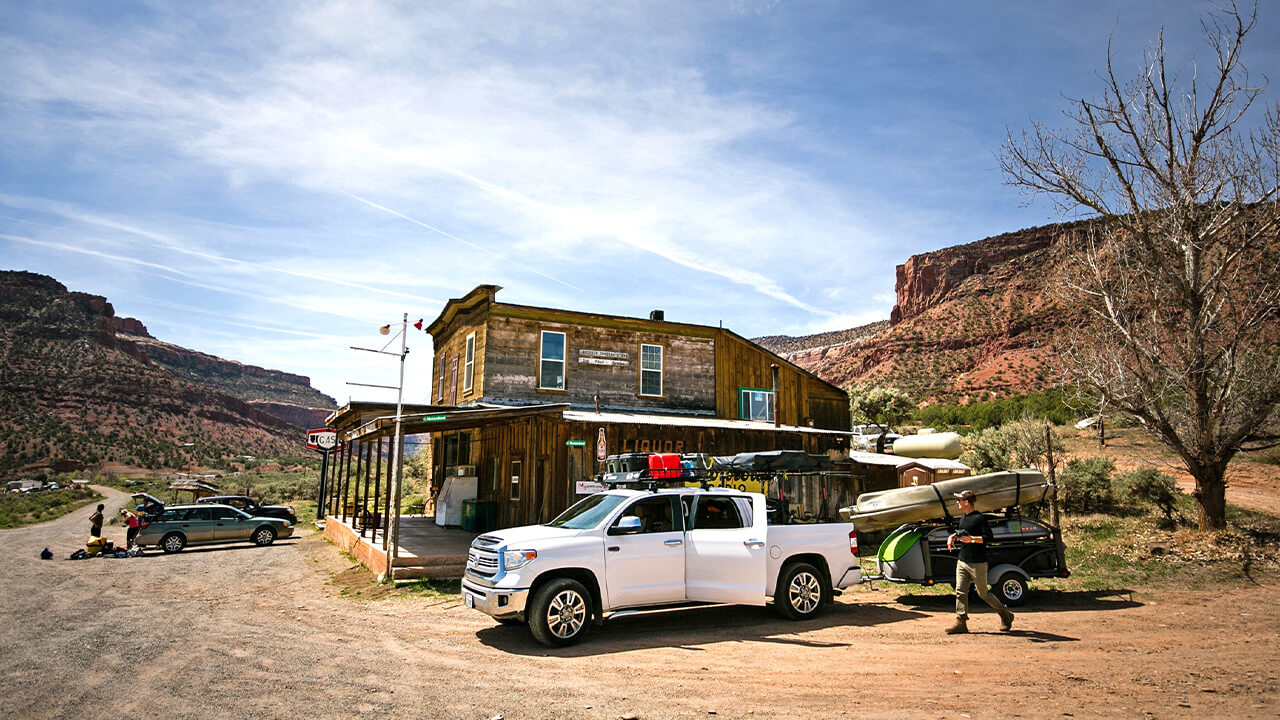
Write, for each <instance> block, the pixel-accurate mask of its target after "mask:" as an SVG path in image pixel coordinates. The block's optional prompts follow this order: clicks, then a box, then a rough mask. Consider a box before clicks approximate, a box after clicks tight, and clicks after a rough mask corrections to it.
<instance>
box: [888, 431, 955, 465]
mask: <svg viewBox="0 0 1280 720" xmlns="http://www.w3.org/2000/svg"><path fill="white" fill-rule="evenodd" d="M963 452H964V447H963V446H962V445H961V443H960V436H959V435H958V434H956V433H953V432H941V433H940V432H930V433H921V434H919V435H907V436H905V437H900V438H898V439H897V440H894V441H893V454H894V455H897V456H898V457H912V458H942V459H944V460H955V459H956V458H958V457H960V454H961V453H963Z"/></svg>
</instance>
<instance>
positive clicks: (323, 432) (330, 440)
mask: <svg viewBox="0 0 1280 720" xmlns="http://www.w3.org/2000/svg"><path fill="white" fill-rule="evenodd" d="M307 448H308V449H309V450H315V451H317V452H323V453H327V452H330V451H332V450H337V449H338V431H337V430H335V429H333V428H316V429H315V430H308V431H307Z"/></svg>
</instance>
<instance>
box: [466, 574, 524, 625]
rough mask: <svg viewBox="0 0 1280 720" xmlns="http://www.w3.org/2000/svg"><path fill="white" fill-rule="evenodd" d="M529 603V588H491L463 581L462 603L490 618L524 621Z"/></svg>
mask: <svg viewBox="0 0 1280 720" xmlns="http://www.w3.org/2000/svg"><path fill="white" fill-rule="evenodd" d="M528 602H529V589H528V588H522V589H512V588H490V587H484V586H483V585H477V584H475V583H473V582H470V581H468V580H465V579H464V580H463V581H462V603H463V604H464V605H466V606H467V607H470V608H475V609H476V610H479V611H480V612H482V613H484V614H486V615H488V616H490V617H495V618H502V619H507V618H518V619H521V620H523V619H524V609H525V606H526V605H527V604H528Z"/></svg>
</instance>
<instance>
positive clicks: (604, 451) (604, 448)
mask: <svg viewBox="0 0 1280 720" xmlns="http://www.w3.org/2000/svg"><path fill="white" fill-rule="evenodd" d="M608 455H609V446H608V445H606V444H605V442H604V428H600V436H599V437H597V438H596V460H604V459H605V458H606V457H608Z"/></svg>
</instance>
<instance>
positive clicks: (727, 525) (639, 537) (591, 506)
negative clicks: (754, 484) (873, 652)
mask: <svg viewBox="0 0 1280 720" xmlns="http://www.w3.org/2000/svg"><path fill="white" fill-rule="evenodd" d="M857 543H858V540H857V535H856V533H855V532H854V529H853V525H851V524H850V523H847V522H835V523H813V524H801V525H771V524H770V523H769V520H768V508H767V506H766V503H765V496H764V495H761V494H759V493H748V492H739V491H734V490H728V489H724V488H712V489H708V490H702V489H695V488H688V487H678V488H669V489H661V490H657V489H652V490H647V491H646V490H622V489H618V490H610V491H607V492H602V493H597V494H595V495H591V496H589V497H587V498H584V499H583V500H581V501H579V502H578V503H577V504H575V505H574V506H573V507H571V508H569V509H568V510H566V511H565V512H564V513H562V514H561V515H560V516H559V517H557V518H556V519H554V520H552V521H551V522H549V523H547V524H545V525H529V526H526V527H517V528H511V529H508V530H498V531H496V532H491V533H486V534H484V535H481V536H479V537H477V538H476V539H475V541H474V542H472V544H471V550H470V552H469V553H468V557H467V567H466V575H465V577H464V578H463V580H462V597H463V602H464V604H465V605H466V606H467V607H470V608H475V609H476V610H479V611H481V612H483V613H486V614H488V615H490V616H492V617H494V618H496V619H497V620H498V621H499V622H504V623H514V622H527V623H528V625H529V629H530V631H531V632H532V633H533V637H534V638H535V639H536V640H538V642H541V643H543V644H544V645H550V646H562V645H569V644H572V643H575V642H577V641H579V640H581V639H582V637H583V636H584V635H585V634H586V633H587V630H588V629H589V628H590V626H591V625H592V624H593V623H599V622H603V621H604V620H605V619H606V617H608V616H609V615H610V614H612V613H615V612H617V611H620V610H628V611H630V610H637V609H645V608H655V607H672V606H677V605H686V604H698V603H738V604H744V605H764V604H766V603H767V602H768V601H770V600H772V602H773V605H774V607H775V608H776V609H777V610H778V611H779V612H780V613H781V614H782V615H784V616H785V617H788V618H790V619H793V620H808V619H810V618H813V617H816V616H817V615H818V614H819V613H820V612H821V611H822V610H823V609H824V607H825V606H826V605H828V604H830V603H831V601H832V596H833V595H837V594H839V593H840V590H841V589H842V588H846V587H849V586H850V585H854V584H856V583H858V582H860V579H861V574H862V573H861V569H860V567H859V565H858V555H857V549H858V545H857Z"/></svg>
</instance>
